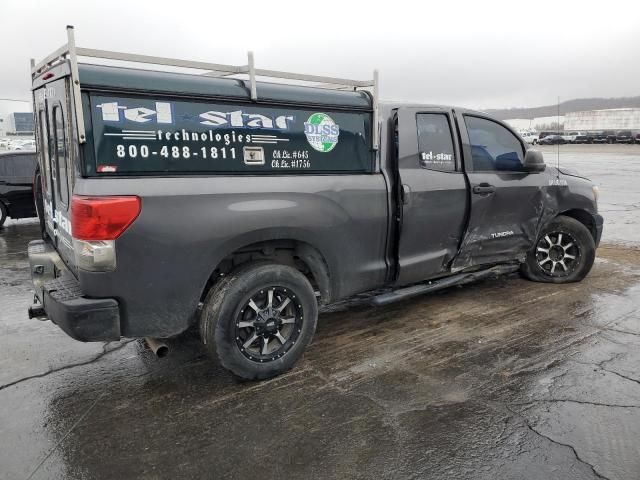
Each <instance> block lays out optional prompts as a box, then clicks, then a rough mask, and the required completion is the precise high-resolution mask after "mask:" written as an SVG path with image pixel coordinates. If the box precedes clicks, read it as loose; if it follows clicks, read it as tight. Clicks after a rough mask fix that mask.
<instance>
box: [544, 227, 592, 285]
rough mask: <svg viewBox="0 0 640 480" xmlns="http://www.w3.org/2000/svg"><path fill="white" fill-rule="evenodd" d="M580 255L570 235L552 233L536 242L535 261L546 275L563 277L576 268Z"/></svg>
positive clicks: (578, 247) (575, 242)
mask: <svg viewBox="0 0 640 480" xmlns="http://www.w3.org/2000/svg"><path fill="white" fill-rule="evenodd" d="M580 253H581V252H580V245H579V244H578V242H577V241H576V240H575V238H573V236H572V235H571V234H569V233H567V232H552V233H548V234H546V235H545V236H544V237H542V238H541V239H540V241H539V242H538V245H537V246H536V261H537V263H538V267H540V269H541V270H542V271H543V272H544V273H545V274H546V275H549V276H552V277H564V276H567V275H569V274H570V273H571V272H572V271H573V270H574V269H575V268H576V267H577V266H578V263H579V261H580Z"/></svg>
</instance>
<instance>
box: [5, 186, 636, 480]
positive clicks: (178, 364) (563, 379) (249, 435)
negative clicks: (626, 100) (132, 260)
mask: <svg viewBox="0 0 640 480" xmlns="http://www.w3.org/2000/svg"><path fill="white" fill-rule="evenodd" d="M637 188H640V187H637ZM603 197H604V194H603ZM623 225H624V224H623ZM623 230H624V229H622V230H619V231H621V232H622V231H623ZM36 236H37V225H35V224H34V223H29V222H17V223H16V222H13V223H11V224H10V225H9V226H8V227H7V228H5V229H3V230H0V329H1V330H0V333H1V335H0V367H1V368H0V405H2V408H1V409H0V434H1V436H0V478H7V479H15V478H36V479H50V478H83V479H93V478H96V479H98V478H99V479H104V478H114V479H116V478H118V479H120V478H203V477H205V478H248V477H254V476H260V477H262V478H341V479H342V478H367V479H371V478H436V479H437V478H447V479H469V478H474V479H496V478H497V479H512V478H533V479H581V480H582V479H590V478H609V479H637V478H638V476H639V473H640V447H639V446H638V442H637V433H636V432H637V431H638V430H639V429H640V374H638V369H637V366H638V364H639V361H640V348H639V347H640V249H639V247H638V246H634V245H633V243H632V242H627V244H625V245H611V244H607V245H604V246H602V247H601V248H600V249H599V251H598V260H597V262H596V265H595V267H594V270H593V271H592V273H591V275H590V276H589V277H588V278H587V279H586V280H585V281H584V282H582V283H578V284H571V285H564V286H557V285H545V284H536V283H531V282H527V281H524V280H522V279H520V278H518V277H517V276H511V277H509V278H502V279H495V280H488V281H484V282H481V283H478V284H475V285H468V286H465V287H462V288H452V289H449V290H447V291H444V292H441V293H439V294H435V295H430V296H424V297H421V298H417V299H414V300H411V301H407V302H404V303H398V304H394V305H389V306H387V307H382V308H372V307H368V306H366V305H364V304H362V303H358V302H357V301H354V302H350V303H348V304H346V305H342V306H338V307H337V308H333V309H331V311H326V312H325V313H323V314H322V315H321V318H320V323H319V327H318V332H317V334H316V338H315V341H314V343H313V345H312V346H311V348H310V350H309V351H308V353H307V354H306V355H305V357H304V358H303V360H302V362H301V363H300V364H299V365H298V367H297V368H296V369H295V370H293V371H291V372H290V373H288V374H286V375H283V376H281V377H279V378H276V379H273V380H270V381H266V382H261V383H240V382H238V381H236V380H234V379H233V378H232V377H231V376H229V375H228V374H227V373H226V372H225V371H224V370H222V369H221V368H220V367H219V366H218V365H217V364H216V363H214V362H212V361H210V360H209V359H208V357H207V356H206V354H205V352H204V350H203V349H202V348H201V346H200V344H199V341H198V338H197V336H196V335H195V334H187V335H184V336H183V337H181V338H179V339H175V340H173V341H171V344H170V346H171V349H172V353H171V354H170V355H169V356H168V357H167V358H165V359H162V360H158V359H156V358H155V357H153V356H152V355H151V354H150V352H149V351H148V350H147V349H146V348H145V347H144V346H143V345H142V344H141V343H140V342H138V341H131V340H124V341H122V342H111V343H106V344H101V343H100V344H82V343H78V342H75V341H73V340H71V339H69V338H67V337H66V336H65V335H64V334H63V333H62V332H60V331H59V330H58V329H57V328H56V327H55V326H53V325H51V323H49V322H37V321H29V320H27V317H26V307H27V306H28V305H29V303H30V301H31V286H30V283H29V280H28V271H27V269H26V248H25V246H26V243H27V241H28V240H29V239H30V238H34V237H36Z"/></svg>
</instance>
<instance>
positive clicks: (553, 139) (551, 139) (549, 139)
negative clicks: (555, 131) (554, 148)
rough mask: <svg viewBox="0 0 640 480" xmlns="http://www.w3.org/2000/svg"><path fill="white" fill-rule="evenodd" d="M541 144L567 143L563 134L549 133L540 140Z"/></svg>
mask: <svg viewBox="0 0 640 480" xmlns="http://www.w3.org/2000/svg"><path fill="white" fill-rule="evenodd" d="M539 143H540V145H563V144H565V143H567V141H566V140H565V139H564V137H563V136H562V135H547V136H546V137H544V138H543V139H542V140H540V142H539Z"/></svg>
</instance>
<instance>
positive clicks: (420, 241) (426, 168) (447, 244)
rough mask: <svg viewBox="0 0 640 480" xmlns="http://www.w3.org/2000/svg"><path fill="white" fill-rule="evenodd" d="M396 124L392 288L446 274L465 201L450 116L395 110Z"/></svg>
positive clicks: (461, 225)
mask: <svg viewBox="0 0 640 480" xmlns="http://www.w3.org/2000/svg"><path fill="white" fill-rule="evenodd" d="M396 120H397V124H396V126H395V127H396V142H395V145H396V151H397V155H396V158H397V165H398V177H399V178H398V183H399V185H400V190H401V191H400V192H399V195H398V196H399V198H398V203H399V206H400V207H401V208H400V209H399V213H398V217H399V218H398V221H399V223H400V227H399V241H398V254H397V257H398V258H397V261H398V265H399V272H398V278H397V283H398V284H399V285H406V284H409V283H414V282H419V281H422V280H425V279H427V278H431V277H436V276H438V275H441V274H443V273H445V272H447V271H448V270H449V268H450V264H451V261H452V260H453V258H454V256H455V254H456V252H457V250H458V246H459V244H460V241H461V237H462V233H463V231H464V222H465V219H466V214H467V202H468V199H467V187H466V181H465V177H464V173H463V171H462V162H461V156H460V151H459V148H458V141H457V134H456V129H455V122H454V118H453V115H452V112H451V111H450V110H448V109H437V108H434V109H417V108H400V109H398V110H397V116H396Z"/></svg>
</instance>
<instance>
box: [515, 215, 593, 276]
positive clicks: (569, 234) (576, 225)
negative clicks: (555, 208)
mask: <svg viewBox="0 0 640 480" xmlns="http://www.w3.org/2000/svg"><path fill="white" fill-rule="evenodd" d="M595 256H596V247H595V243H594V240H593V236H592V235H591V232H589V230H588V229H587V227H585V226H584V225H583V224H582V223H580V222H579V221H577V220H576V219H574V218H571V217H565V216H563V215H560V216H559V217H557V218H555V219H553V220H552V221H551V222H550V223H549V224H548V225H547V226H546V227H545V228H544V229H543V230H542V232H541V233H540V237H539V238H538V240H537V241H536V244H535V245H534V246H533V248H532V249H531V251H529V252H528V253H527V259H526V261H525V263H523V264H522V267H521V271H522V274H523V275H524V276H525V277H526V278H528V279H529V280H532V281H534V282H547V283H571V282H579V281H581V280H582V279H583V278H584V277H586V276H587V274H588V273H589V271H591V267H592V266H593V262H594V260H595Z"/></svg>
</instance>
